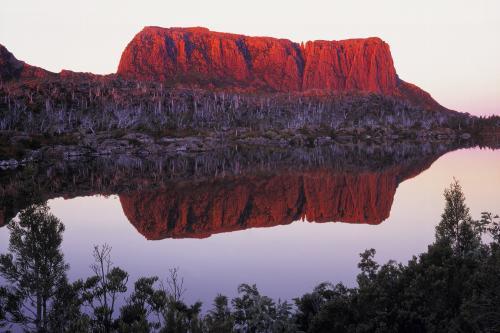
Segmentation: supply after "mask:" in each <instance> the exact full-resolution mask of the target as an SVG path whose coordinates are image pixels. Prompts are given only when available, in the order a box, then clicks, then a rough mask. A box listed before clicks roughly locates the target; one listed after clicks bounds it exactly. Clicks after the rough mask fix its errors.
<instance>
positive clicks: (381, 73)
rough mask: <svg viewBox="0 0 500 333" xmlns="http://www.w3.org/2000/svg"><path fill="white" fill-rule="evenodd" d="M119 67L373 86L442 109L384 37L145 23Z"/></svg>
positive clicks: (235, 82) (268, 86)
mask: <svg viewBox="0 0 500 333" xmlns="http://www.w3.org/2000/svg"><path fill="white" fill-rule="evenodd" d="M117 74H118V75H120V76H122V77H125V78H128V79H137V80H145V81H149V80H155V81H161V82H166V83H170V84H184V85H197V86H202V87H223V88H228V87H229V88H236V89H247V90H267V91H279V92H290V91H294V92H295V91H302V92H303V91H311V90H314V91H318V90H319V91H327V92H331V91H335V92H352V91H359V92H372V93H379V94H384V95H390V96H395V97H399V98H404V99H407V100H409V101H410V102H412V103H413V104H416V105H419V106H423V107H426V108H434V109H443V108H442V107H441V106H440V105H439V104H438V103H437V102H436V101H435V100H434V99H432V97H431V96H430V95H429V94H427V93H426V92H424V91H422V90H421V89H419V88H418V87H416V86H414V85H411V84H408V83H406V82H404V81H402V80H400V79H399V78H398V76H397V74H396V70H395V68H394V64H393V60H392V56H391V52H390V49H389V45H388V44H387V43H385V42H384V41H382V40H381V39H379V38H366V39H350V40H343V41H309V42H307V43H305V44H298V43H294V42H291V41H290V40H287V39H276V38H270V37H249V36H245V35H237V34H229V33H220V32H213V31H210V30H208V29H206V28H160V27H146V28H144V29H143V30H142V31H141V32H139V33H138V34H137V35H136V36H135V37H134V38H133V39H132V41H131V42H130V43H129V44H128V45H127V47H126V49H125V50H124V52H123V54H122V57H121V59H120V64H119V66H118V72H117Z"/></svg>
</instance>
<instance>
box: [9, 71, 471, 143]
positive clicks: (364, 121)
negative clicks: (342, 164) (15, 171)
mask: <svg viewBox="0 0 500 333" xmlns="http://www.w3.org/2000/svg"><path fill="white" fill-rule="evenodd" d="M476 120H477V118H474V117H471V116H469V115H466V114H461V113H458V112H453V111H439V112H438V111H430V110H424V109H421V108H418V107H414V106H412V105H411V104H410V103H408V102H406V101H403V100H401V99H396V98H391V97H387V96H381V95H376V94H360V93H358V94H355V93H352V94H332V93H331V94H325V93H323V92H322V93H319V92H318V94H316V95H315V94H314V93H308V94H305V93H302V94H251V93H237V92H223V91H208V90H200V89H182V88H170V87H165V86H163V85H162V84H159V83H140V82H133V81H124V80H121V79H117V78H102V79H94V80H91V79H88V80H80V79H74V80H71V79H64V80H42V81H36V82H31V81H20V82H11V83H3V84H0V130H8V131H24V132H29V133H51V134H61V133H69V132H75V131H83V132H91V133H93V132H98V131H109V130H114V129H133V130H148V131H159V130H165V129H169V130H185V129H195V130H211V131H221V130H227V129H230V128H250V129H252V130H258V131H265V130H267V129H273V130H282V129H303V128H312V129H318V128H326V129H331V130H337V129H344V128H352V127H358V128H371V129H372V128H381V129H391V128H397V129H408V128H413V129H424V130H429V129H432V128H438V127H448V128H453V129H461V128H474V127H476V123H475V122H476Z"/></svg>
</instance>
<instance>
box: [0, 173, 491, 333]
mask: <svg viewBox="0 0 500 333" xmlns="http://www.w3.org/2000/svg"><path fill="white" fill-rule="evenodd" d="M444 197H445V209H444V212H443V214H442V217H441V221H440V223H439V224H438V225H437V227H436V237H435V241H434V243H433V244H431V245H429V247H428V250H427V252H425V253H422V254H420V255H419V256H414V257H413V258H412V259H411V260H410V261H409V262H408V263H407V264H406V265H403V264H398V263H395V262H393V261H389V262H387V263H385V264H383V265H380V264H378V263H377V262H376V261H375V260H374V255H375V250H374V249H369V250H366V251H364V252H363V253H361V260H360V262H359V264H358V267H359V269H360V273H359V275H358V277H357V286H356V287H354V288H348V287H346V286H345V285H343V284H342V283H339V284H336V285H333V284H331V283H321V284H320V285H318V286H317V287H316V288H315V289H314V290H313V291H312V292H310V293H307V294H305V295H302V296H300V297H298V298H296V299H294V302H293V303H288V302H281V301H278V302H276V301H274V300H272V299H271V298H269V297H266V296H264V295H261V294H260V293H259V291H258V289H257V287H256V286H255V285H248V284H242V285H240V286H239V287H238V296H237V297H235V298H234V299H232V300H229V299H228V298H227V297H225V296H223V295H218V296H217V297H216V298H215V300H214V302H213V305H212V307H211V308H210V310H209V311H208V312H206V313H202V311H201V303H200V302H196V303H194V304H191V305H189V304H186V303H185V302H184V301H183V294H184V293H185V290H186V289H185V286H184V283H183V282H184V281H183V279H182V277H181V276H180V274H179V271H178V270H177V269H171V270H170V271H169V274H168V277H167V278H166V280H164V281H160V279H159V278H158V277H143V278H140V279H138V280H137V281H135V282H134V285H133V288H132V290H130V291H129V292H128V290H127V289H128V274H127V272H126V271H124V270H123V269H121V268H119V267H116V266H114V265H113V263H112V262H111V248H110V247H109V246H107V245H103V246H96V247H95V248H94V264H93V265H92V266H91V272H90V273H91V276H90V277H88V278H86V279H80V280H77V281H74V282H69V281H68V278H67V276H66V273H67V271H68V269H69V266H68V265H67V264H66V263H65V261H64V256H63V254H62V252H61V243H62V236H63V232H64V225H63V224H62V222H61V221H59V220H58V219H57V218H56V217H54V216H53V215H52V214H50V212H49V210H48V208H47V206H45V205H38V206H30V207H28V208H26V209H25V210H23V211H22V212H21V213H20V215H19V217H18V218H17V219H16V220H13V221H12V222H11V223H10V225H9V229H10V232H11V236H10V246H9V251H8V253H6V254H3V255H1V256H0V274H1V276H2V278H3V281H4V282H3V283H4V284H3V285H2V286H1V287H0V325H2V327H3V329H4V330H9V329H11V328H12V327H21V328H23V329H25V330H26V331H29V332H186V333H187V332H498V331H500V285H499V284H498V281H499V277H500V221H499V219H498V217H497V216H493V215H492V214H490V213H483V214H482V218H481V219H480V220H474V219H472V217H471V215H470V213H469V209H468V208H467V206H466V203H465V197H464V194H463V192H462V189H461V187H460V184H459V183H458V182H456V181H455V182H453V183H452V184H451V185H450V187H449V188H447V189H446V190H445V192H444ZM298 269H300V268H298ZM120 299H123V300H124V301H123V302H120V303H121V304H124V305H122V306H120V307H118V306H117V303H118V300H120Z"/></svg>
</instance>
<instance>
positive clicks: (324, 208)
mask: <svg viewBox="0 0 500 333" xmlns="http://www.w3.org/2000/svg"><path fill="white" fill-rule="evenodd" d="M456 148H458V147H456V146H449V145H443V144H426V145H414V144H411V143H397V144H393V145H382V146H380V145H378V146H369V145H332V146H324V147H316V148H298V149H293V150H290V149H286V150H280V149H276V148H275V149H264V148H261V147H259V148H256V147H253V148H243V147H234V148H231V149H225V150H222V151H212V152H208V153H198V154H177V155H175V156H161V157H159V156H146V157H134V156H125V155H124V156H111V157H99V158H94V159H76V160H68V161H58V162H53V163H48V162H46V163H37V164H32V165H27V166H25V167H23V168H21V169H17V170H7V171H2V172H0V185H1V188H0V190H1V192H0V224H5V223H7V222H8V221H9V220H10V219H11V218H12V217H14V216H15V215H16V214H17V212H19V210H21V209H23V208H24V207H26V206H28V205H29V204H31V203H35V202H41V201H46V200H49V199H52V198H55V197H64V198H73V197H79V196H88V195H96V194H101V195H111V194H117V195H119V197H120V202H121V205H122V208H123V211H124V213H125V215H126V216H127V218H128V220H129V221H130V222H131V223H132V224H133V225H134V226H135V228H136V229H137V231H138V232H140V233H141V234H142V235H144V236H145V237H146V238H147V239H155V240H156V239H163V238H203V237H208V236H210V235H212V234H217V233H221V232H230V231H236V230H244V229H247V228H254V227H271V226H276V225H283V224H289V223H291V222H293V221H296V220H300V219H306V220H308V221H314V222H332V221H338V222H349V223H367V224H379V223H381V222H382V221H383V220H385V219H387V218H388V217H389V214H390V211H391V206H392V202H393V198H394V195H395V193H396V188H397V187H398V185H399V184H400V183H401V182H402V181H404V180H406V179H408V178H411V177H414V176H416V175H418V174H419V173H421V172H422V171H424V170H426V169H427V168H429V167H430V166H431V164H432V163H433V162H434V161H435V160H436V159H437V158H439V157H440V156H441V155H443V154H445V153H447V152H449V151H451V150H454V149H456Z"/></svg>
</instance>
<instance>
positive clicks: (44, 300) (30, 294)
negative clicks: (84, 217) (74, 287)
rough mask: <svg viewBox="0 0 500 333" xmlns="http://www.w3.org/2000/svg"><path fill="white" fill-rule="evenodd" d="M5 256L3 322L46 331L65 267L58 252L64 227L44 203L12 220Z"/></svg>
mask: <svg viewBox="0 0 500 333" xmlns="http://www.w3.org/2000/svg"><path fill="white" fill-rule="evenodd" d="M8 228H9V230H10V240H9V253H7V254H2V255H0V275H1V276H2V277H3V278H4V279H5V281H6V282H7V285H6V286H5V287H3V291H2V294H3V296H0V298H3V299H4V300H5V301H3V302H5V303H6V306H5V310H6V313H5V314H2V315H3V316H4V317H5V318H6V320H7V321H9V322H16V323H20V324H21V325H22V326H24V327H25V329H28V330H32V331H37V332H46V331H47V328H48V323H49V311H50V306H51V302H52V301H53V300H54V296H55V294H56V292H57V290H58V288H59V286H61V285H62V284H64V282H65V281H66V271H67V270H68V268H69V266H68V265H67V264H66V263H65V262H64V256H63V253H62V251H61V243H62V234H63V232H64V225H63V224H62V223H61V221H60V220H59V219H57V218H56V217H55V216H54V215H52V214H51V213H50V212H49V208H48V207H47V205H46V204H42V205H32V206H29V207H28V208H26V209H24V210H23V211H21V212H20V213H19V219H16V220H12V221H11V222H10V224H9V226H8Z"/></svg>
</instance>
